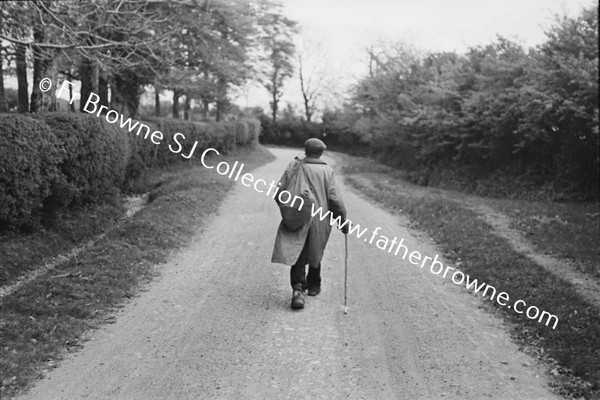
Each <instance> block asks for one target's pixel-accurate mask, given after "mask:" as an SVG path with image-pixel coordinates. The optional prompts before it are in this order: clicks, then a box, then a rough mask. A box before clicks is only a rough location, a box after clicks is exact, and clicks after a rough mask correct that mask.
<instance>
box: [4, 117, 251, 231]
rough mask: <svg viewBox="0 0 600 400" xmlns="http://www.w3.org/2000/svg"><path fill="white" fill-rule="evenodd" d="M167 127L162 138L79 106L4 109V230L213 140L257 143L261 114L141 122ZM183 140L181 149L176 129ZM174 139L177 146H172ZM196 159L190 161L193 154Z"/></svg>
mask: <svg viewBox="0 0 600 400" xmlns="http://www.w3.org/2000/svg"><path fill="white" fill-rule="evenodd" d="M140 123H143V124H144V125H146V126H147V127H148V129H149V130H150V132H155V131H160V132H161V133H162V134H163V140H161V141H160V143H159V144H155V143H153V142H152V141H151V140H150V138H149V137H148V138H145V137H144V133H145V132H146V130H145V129H144V130H142V131H141V132H140V134H139V136H138V134H137V132H138V131H137V129H135V130H131V131H128V130H127V129H125V128H120V127H119V123H115V124H110V123H108V122H106V120H105V119H104V118H102V117H97V116H94V115H87V114H75V113H40V114H32V115H30V116H23V115H9V114H0V126H2V127H3V133H2V134H1V135H0V155H1V157H0V224H1V228H0V229H6V228H9V229H16V228H23V227H27V226H35V225H36V224H38V223H39V221H40V216H41V215H42V214H43V213H51V212H54V211H56V210H58V209H62V208H67V207H71V206H73V205H79V204H88V203H95V202H101V201H103V199H105V198H107V197H110V196H114V194H115V193H117V192H118V191H119V190H123V189H124V188H126V187H128V185H129V183H130V182H131V181H132V180H133V179H135V178H137V177H138V176H139V175H140V174H141V173H142V172H143V171H144V170H145V169H147V168H151V167H164V166H168V165H171V164H174V163H178V162H185V161H188V159H186V158H184V157H182V156H181V155H189V154H190V152H191V150H192V148H193V146H194V143H195V142H196V141H198V144H197V146H196V149H195V152H194V156H196V157H197V156H198V155H199V154H200V152H201V151H203V149H205V148H208V147H213V148H216V149H217V150H219V152H221V153H223V154H227V153H230V152H231V151H233V150H234V149H235V148H236V147H237V146H254V145H255V144H256V143H258V135H259V132H260V124H259V122H258V121H251V120H248V121H235V122H234V121H227V122H220V123H210V122H207V123H197V122H187V121H178V120H172V119H166V118H158V119H150V120H149V121H143V122H140ZM177 133H181V134H183V135H184V136H185V138H183V136H181V135H179V136H178V141H179V143H180V144H181V145H182V147H183V148H182V149H181V151H180V152H179V153H177V154H175V152H174V151H172V150H171V149H178V147H179V146H178V144H177V143H176V142H175V140H174V138H173V137H174V135H175V134H177ZM169 145H171V148H170V147H169ZM188 162H189V161H188Z"/></svg>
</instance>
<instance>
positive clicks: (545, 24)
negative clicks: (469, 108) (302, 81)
mask: <svg viewBox="0 0 600 400" xmlns="http://www.w3.org/2000/svg"><path fill="white" fill-rule="evenodd" d="M282 2H283V4H284V7H285V8H284V10H285V13H286V15H287V16H288V17H290V18H292V19H294V20H296V21H298V22H299V24H300V26H301V29H302V33H301V37H300V38H299V45H300V46H302V44H303V43H304V46H305V47H306V48H307V50H306V55H307V57H308V58H312V59H313V62H314V63H315V64H316V65H315V66H314V67H315V70H319V69H321V70H324V71H326V74H327V75H328V77H329V78H330V79H332V80H335V82H336V84H337V86H338V90H337V91H338V92H343V91H344V89H345V88H346V87H347V86H348V85H349V84H351V83H352V82H354V81H356V79H357V78H358V77H360V76H361V75H362V74H364V73H365V71H366V70H365V68H366V64H365V60H366V57H365V48H366V47H367V46H368V45H369V44H371V43H374V42H375V41H377V40H379V39H383V40H386V39H389V40H401V41H405V42H407V43H410V44H411V45H413V46H415V47H417V48H420V49H422V50H431V51H457V52H460V53H463V52H465V51H466V50H467V49H468V48H469V47H471V46H475V45H478V44H487V43H490V42H491V41H493V40H494V39H495V38H496V35H497V34H499V35H502V36H505V37H508V38H511V39H516V40H518V41H519V42H520V43H522V44H523V45H524V46H526V47H529V46H535V45H537V44H540V43H541V42H543V41H544V38H545V36H544V31H545V30H547V29H548V28H549V27H550V26H551V25H552V22H553V16H554V14H556V13H561V14H562V13H563V12H566V13H567V14H569V15H577V14H578V12H579V11H580V10H581V9H582V8H583V7H584V6H589V5H594V4H596V6H597V4H598V2H597V0H460V1H459V0H369V1H367V0H362V1H361V0H283V1H282ZM315 48H317V51H315ZM319 48H320V50H319ZM311 54H313V55H316V57H315V56H313V57H310V56H311ZM315 59H316V60H318V61H315ZM339 94H340V93H337V94H336V95H335V96H333V97H334V99H330V101H333V102H335V99H339V98H340V96H339ZM282 102H284V103H287V102H291V103H292V104H293V105H295V106H296V107H301V94H300V92H299V81H298V78H297V77H294V78H292V79H290V80H288V81H287V83H286V90H285V95H284V97H283V98H282ZM237 103H238V104H240V105H242V106H246V105H248V106H255V105H259V106H262V107H263V108H264V109H265V110H268V107H269V100H268V95H267V93H266V91H265V89H260V88H248V89H246V90H245V93H243V94H242V95H241V97H240V98H239V99H238V101H237ZM300 111H301V110H300Z"/></svg>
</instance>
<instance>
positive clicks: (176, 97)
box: [173, 89, 181, 119]
mask: <svg viewBox="0 0 600 400" xmlns="http://www.w3.org/2000/svg"><path fill="white" fill-rule="evenodd" d="M180 96H181V91H179V90H177V89H175V90H173V118H176V119H179V97H180Z"/></svg>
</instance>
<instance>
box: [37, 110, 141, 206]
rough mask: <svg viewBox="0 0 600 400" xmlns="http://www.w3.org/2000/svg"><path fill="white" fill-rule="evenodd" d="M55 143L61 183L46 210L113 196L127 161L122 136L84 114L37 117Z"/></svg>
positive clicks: (111, 125) (58, 184) (56, 186)
mask: <svg viewBox="0 0 600 400" xmlns="http://www.w3.org/2000/svg"><path fill="white" fill-rule="evenodd" d="M33 117H34V118H36V119H40V120H42V121H44V122H45V123H46V124H47V125H48V126H49V127H50V129H51V130H52V132H53V133H54V135H55V136H56V138H57V139H58V147H59V151H60V153H61V154H62V158H61V160H60V162H59V164H58V168H59V169H60V172H61V173H62V176H63V177H64V179H61V180H59V181H58V182H57V184H56V185H55V187H54V188H53V190H52V193H51V196H50V197H49V198H48V199H47V201H46V204H47V207H48V208H51V209H52V208H56V207H64V206H69V205H70V204H72V203H76V204H82V203H91V202H96V201H98V200H99V199H100V198H103V197H105V196H106V195H108V194H114V193H115V191H116V189H118V188H119V187H121V185H122V184H123V182H124V180H125V172H126V166H127V163H128V160H129V158H130V154H131V153H130V147H129V139H128V138H127V136H126V133H125V132H123V131H122V130H121V129H119V128H118V127H117V126H115V125H113V124H109V123H107V122H106V121H105V120H104V119H102V118H98V117H95V116H93V115H87V114H75V113H40V114H34V115H33Z"/></svg>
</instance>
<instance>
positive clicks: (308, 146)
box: [304, 138, 327, 153]
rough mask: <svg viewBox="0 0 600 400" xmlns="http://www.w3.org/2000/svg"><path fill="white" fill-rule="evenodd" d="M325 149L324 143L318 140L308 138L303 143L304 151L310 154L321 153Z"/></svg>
mask: <svg viewBox="0 0 600 400" xmlns="http://www.w3.org/2000/svg"><path fill="white" fill-rule="evenodd" d="M326 148H327V146H325V143H323V141H322V140H319V139H317V138H310V139H308V140H306V142H304V150H305V151H308V152H310V153H316V152H319V151H323V150H325V149H326Z"/></svg>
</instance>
